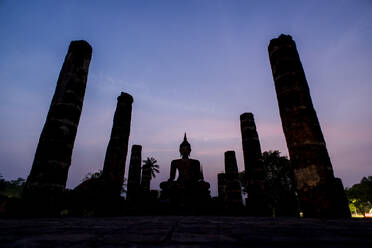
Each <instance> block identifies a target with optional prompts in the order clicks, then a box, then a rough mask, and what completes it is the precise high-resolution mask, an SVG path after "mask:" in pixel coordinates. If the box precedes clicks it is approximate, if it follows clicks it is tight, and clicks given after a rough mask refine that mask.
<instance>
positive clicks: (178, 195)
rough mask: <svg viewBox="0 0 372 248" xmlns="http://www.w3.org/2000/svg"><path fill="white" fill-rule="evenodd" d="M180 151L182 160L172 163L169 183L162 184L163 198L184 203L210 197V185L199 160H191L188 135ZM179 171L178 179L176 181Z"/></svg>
mask: <svg viewBox="0 0 372 248" xmlns="http://www.w3.org/2000/svg"><path fill="white" fill-rule="evenodd" d="M179 151H180V155H181V158H180V159H175V160H173V161H172V162H171V168H170V177H169V179H168V181H166V182H162V183H161V184H160V188H161V189H162V192H161V194H162V195H161V198H163V199H164V198H169V199H170V200H171V201H173V202H175V201H176V202H183V201H189V200H191V201H192V200H198V199H200V198H208V197H210V192H209V187H210V185H209V183H207V182H205V181H204V177H203V172H202V170H201V167H200V162H199V160H195V159H191V158H189V156H190V153H191V145H190V143H189V142H188V141H187V137H186V133H185V136H184V139H183V142H182V143H181V144H180V149H179ZM177 171H178V178H177V180H176V181H175V178H176V172H177Z"/></svg>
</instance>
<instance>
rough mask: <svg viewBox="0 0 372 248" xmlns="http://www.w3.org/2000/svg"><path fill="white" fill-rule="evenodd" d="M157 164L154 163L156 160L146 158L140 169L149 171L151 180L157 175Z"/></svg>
mask: <svg viewBox="0 0 372 248" xmlns="http://www.w3.org/2000/svg"><path fill="white" fill-rule="evenodd" d="M157 162H158V161H156V159H154V158H153V157H151V158H149V157H147V159H146V160H143V166H142V169H145V170H146V169H149V170H150V171H151V178H155V177H156V174H158V173H159V165H158V164H156V163H157Z"/></svg>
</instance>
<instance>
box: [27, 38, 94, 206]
mask: <svg viewBox="0 0 372 248" xmlns="http://www.w3.org/2000/svg"><path fill="white" fill-rule="evenodd" d="M91 56H92V48H91V46H90V45H89V44H88V43H87V42H86V41H82V40H80V41H72V42H71V43H70V46H69V49H68V52H67V55H66V57H65V61H64V63H63V66H62V69H61V72H60V74H59V78H58V81H57V87H56V90H55V93H54V96H53V99H52V102H51V105H50V108H49V112H48V115H47V118H46V121H45V124H44V128H43V130H42V132H41V135H40V139H39V144H38V146H37V149H36V153H35V158H34V162H33V165H32V169H31V172H30V174H29V176H28V178H27V181H26V185H25V188H24V198H25V199H27V200H29V202H30V203H33V204H36V203H37V202H45V201H46V202H49V203H46V204H52V203H51V202H54V201H56V200H57V199H58V198H59V197H60V196H61V194H62V193H63V191H64V189H65V187H66V181H67V175H68V170H69V168H70V164H71V155H72V150H73V147H74V142H75V137H76V133H77V128H78V124H79V120H80V114H81V111H82V107H83V101H84V95H85V88H86V83H87V78H88V70H89V64H90V60H91ZM45 207H46V208H49V207H51V206H45Z"/></svg>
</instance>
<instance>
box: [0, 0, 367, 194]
mask: <svg viewBox="0 0 372 248" xmlns="http://www.w3.org/2000/svg"><path fill="white" fill-rule="evenodd" d="M108 2H110V3H108ZM371 20H372V2H371V1H368V0H366V1H362V0H360V1H340V0H334V1H256V2H255V1H243V0H242V1H227V0H226V1H217V0H213V1H212V0H210V1H208V0H205V1H199V0H195V1H191V0H190V1H72V0H71V1H68V0H66V1H52V0H49V1H11V0H8V1H7V0H0V37H1V39H0V54H1V56H0V87H1V88H0V116H1V121H0V159H1V160H0V161H1V163H0V173H1V174H2V175H3V176H4V177H5V178H7V179H14V178H16V177H19V176H20V177H27V175H28V173H29V171H30V169H31V165H32V161H33V156H34V153H35V150H36V146H37V142H38V139H39V136H40V132H41V129H42V127H43V125H44V122H45V118H46V114H47V111H48V108H49V104H50V101H51V98H52V96H53V93H54V90H55V86H56V82H57V78H58V74H59V71H60V69H61V66H62V63H63V60H64V57H65V55H66V52H67V48H68V45H69V42H70V41H71V40H77V39H84V40H86V41H88V42H89V43H90V44H91V45H92V47H93V57H92V61H91V65H90V71H89V77H88V84H87V91H86V95H85V102H84V107H83V112H82V115H81V120H80V125H79V129H78V134H77V137H76V142H75V148H74V152H73V158H72V164H71V168H70V171H69V178H68V183H67V184H68V187H74V186H76V185H77V184H78V183H79V182H80V181H81V179H82V178H83V177H84V176H85V175H86V174H87V173H88V172H94V171H96V170H98V169H101V168H102V166H103V160H104V155H105V152H106V146H107V143H108V139H109V135H110V132H111V127H112V118H113V113H114V111H115V107H116V97H117V96H118V95H119V94H120V91H125V92H128V93H130V94H131V95H133V97H134V104H133V115H132V132H131V136H130V146H131V145H132V144H141V145H142V146H143V154H142V156H143V158H144V159H145V158H146V157H147V156H152V157H155V158H156V159H157V160H158V163H159V165H160V174H159V175H158V176H157V177H156V178H155V179H154V180H153V181H152V184H151V187H152V188H158V185H159V183H160V181H163V180H166V179H167V178H168V176H169V166H170V162H171V160H172V159H176V158H178V157H179V154H178V147H179V144H180V143H181V141H182V138H183V133H184V132H185V131H186V132H187V134H188V137H189V141H190V143H191V145H192V150H193V151H192V153H191V156H192V157H193V158H195V159H199V160H200V161H201V163H202V165H203V168H204V174H205V178H206V180H207V181H209V182H210V183H211V185H212V193H213V194H216V191H217V187H216V180H217V179H216V177H217V176H216V175H217V173H218V172H222V171H223V168H224V167H223V160H224V159H223V158H224V157H223V154H224V152H225V151H227V150H235V151H236V154H237V160H238V165H239V169H240V170H242V169H243V158H242V151H241V137H240V126H239V125H240V124H239V115H240V114H241V113H244V112H252V113H254V115H255V119H256V125H257V129H258V133H259V137H260V140H261V146H262V150H263V151H265V150H280V151H281V152H282V154H284V155H287V154H288V151H287V148H286V143H285V139H284V135H283V132H282V128H281V121H280V117H279V110H278V106H277V100H276V95H275V89H274V83H273V79H272V75H271V68H270V64H269V58H268V53H267V46H268V44H269V42H270V39H272V38H276V37H277V36H278V35H279V34H281V33H284V34H290V35H292V37H293V39H294V40H295V41H296V43H297V48H298V51H299V54H300V57H301V60H302V64H303V67H304V70H305V73H306V76H307V79H308V82H309V87H310V90H311V96H312V99H313V103H314V106H315V109H316V111H317V114H318V118H319V121H320V124H321V127H322V130H323V134H324V136H325V139H326V142H327V147H328V152H329V154H330V156H331V160H332V162H333V168H334V171H335V175H336V176H337V177H341V178H342V179H343V182H344V185H345V186H351V185H352V184H354V183H357V182H359V181H360V179H361V178H362V177H363V176H369V175H372V169H371V168H372V167H371V166H372V156H371V155H370V152H371V151H372V108H371V103H370V100H369V98H370V97H371V96H372V86H371V85H372V80H371V68H372V59H371V57H372V47H371V44H372V21H371ZM129 150H130V147H129ZM129 156H130V154H128V157H127V162H129ZM127 164H128V163H127ZM127 168H128V165H127ZM126 175H127V174H126Z"/></svg>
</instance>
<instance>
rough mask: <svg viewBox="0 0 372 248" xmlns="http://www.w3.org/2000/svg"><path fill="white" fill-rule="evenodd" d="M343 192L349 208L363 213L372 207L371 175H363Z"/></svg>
mask: <svg viewBox="0 0 372 248" xmlns="http://www.w3.org/2000/svg"><path fill="white" fill-rule="evenodd" d="M345 193H346V196H347V198H348V199H349V206H350V208H351V209H350V210H351V211H352V212H355V211H356V212H358V213H360V214H363V215H365V213H366V212H368V211H369V210H370V209H371V208H372V176H369V177H363V178H362V180H361V181H360V183H358V184H354V185H353V186H352V187H351V188H346V189H345ZM353 210H354V211H353Z"/></svg>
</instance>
